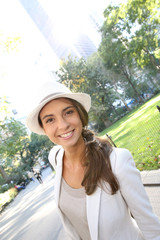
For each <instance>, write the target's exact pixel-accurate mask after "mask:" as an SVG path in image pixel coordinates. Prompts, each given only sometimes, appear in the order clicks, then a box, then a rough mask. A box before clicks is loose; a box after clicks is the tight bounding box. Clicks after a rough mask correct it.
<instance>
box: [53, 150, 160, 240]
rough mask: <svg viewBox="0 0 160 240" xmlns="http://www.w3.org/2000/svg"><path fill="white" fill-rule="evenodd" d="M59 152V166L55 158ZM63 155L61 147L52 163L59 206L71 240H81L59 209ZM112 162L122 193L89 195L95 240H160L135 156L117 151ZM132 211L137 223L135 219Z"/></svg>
mask: <svg viewBox="0 0 160 240" xmlns="http://www.w3.org/2000/svg"><path fill="white" fill-rule="evenodd" d="M59 149H60V150H59ZM58 150H59V152H58V154H57V157H56V159H57V163H56V162H55V155H56V153H57V151H58ZM63 154H64V150H63V148H62V147H60V146H55V147H53V148H52V149H51V151H50V153H49V161H50V163H51V164H52V166H53V167H54V169H55V171H56V176H55V202H56V205H57V207H58V210H59V214H60V217H61V220H62V223H63V226H64V229H65V231H66V234H67V237H68V238H67V239H70V240H80V236H79V235H78V233H77V231H76V229H74V227H73V225H72V224H71V223H70V221H69V220H68V219H67V217H66V216H64V214H63V213H62V212H61V210H60V209H59V195H60V186H61V178H62V167H63ZM110 161H111V165H112V170H113V172H114V174H115V176H116V177H117V179H118V181H119V184H120V190H119V191H118V192H117V193H116V194H114V195H111V194H107V193H104V192H103V194H102V191H103V190H102V189H101V188H99V187H97V189H96V191H95V192H94V193H93V194H92V195H89V196H88V195H86V208H87V209H86V211H87V220H88V226H89V231H90V236H91V240H142V239H145V240H160V222H159V219H158V217H157V216H155V215H154V214H153V212H152V208H151V205H150V202H149V199H148V196H147V194H146V192H145V189H144V187H143V184H142V181H141V176H140V173H139V171H138V169H137V168H136V167H135V163H134V160H133V158H132V155H131V153H130V152H129V151H128V150H126V149H121V148H114V149H113V151H112V153H111V155H110ZM104 198H105V199H104ZM104 202H105V205H104ZM130 211H131V213H132V215H133V216H134V219H135V220H134V219H133V218H132V217H131V214H130ZM99 229H101V230H99Z"/></svg>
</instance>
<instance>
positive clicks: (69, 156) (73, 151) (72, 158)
mask: <svg viewBox="0 0 160 240" xmlns="http://www.w3.org/2000/svg"><path fill="white" fill-rule="evenodd" d="M64 152H65V153H64V160H65V162H68V163H70V164H72V165H77V164H79V163H82V160H83V157H84V152H85V142H84V141H81V143H79V145H78V146H76V147H71V148H67V149H64Z"/></svg>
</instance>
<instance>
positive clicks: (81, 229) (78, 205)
mask: <svg viewBox="0 0 160 240" xmlns="http://www.w3.org/2000/svg"><path fill="white" fill-rule="evenodd" d="M59 207H60V209H61V211H62V212H63V214H64V215H65V216H66V217H67V218H68V219H69V221H70V222H71V223H72V225H73V226H74V228H75V229H76V230H77V232H78V234H79V236H80V237H81V239H82V240H91V238H90V233H89V228H88V222H87V215H86V194H85V189H84V187H82V188H78V189H75V188H72V187H70V186H69V185H68V184H67V183H66V182H65V180H64V179H63V178H62V183H61V192H60V201H59Z"/></svg>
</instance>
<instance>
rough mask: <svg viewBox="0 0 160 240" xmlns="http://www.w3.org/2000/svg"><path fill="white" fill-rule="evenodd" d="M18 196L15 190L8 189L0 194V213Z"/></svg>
mask: <svg viewBox="0 0 160 240" xmlns="http://www.w3.org/2000/svg"><path fill="white" fill-rule="evenodd" d="M17 194H18V191H17V189H16V188H10V189H9V190H8V191H6V192H4V193H1V194H0V211H2V210H3V209H4V207H5V206H7V205H8V204H9V203H10V202H11V201H12V200H13V199H14V198H15V197H16V196H17Z"/></svg>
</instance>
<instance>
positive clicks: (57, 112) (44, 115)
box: [40, 98, 83, 148]
mask: <svg viewBox="0 0 160 240" xmlns="http://www.w3.org/2000/svg"><path fill="white" fill-rule="evenodd" d="M40 119H41V121H42V125H43V129H44V131H45V133H46V135H47V136H48V137H49V139H50V140H51V141H52V142H53V143H55V144H58V145H61V146H63V148H66V147H73V146H76V145H77V144H79V143H80V142H81V141H82V140H83V138H82V122H81V119H80V117H79V114H78V112H77V110H76V108H75V107H74V106H73V104H72V102H71V101H70V100H69V99H66V98H59V99H54V100H52V101H51V102H49V103H47V104H46V105H45V106H44V107H43V109H42V110H41V112H40Z"/></svg>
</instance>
